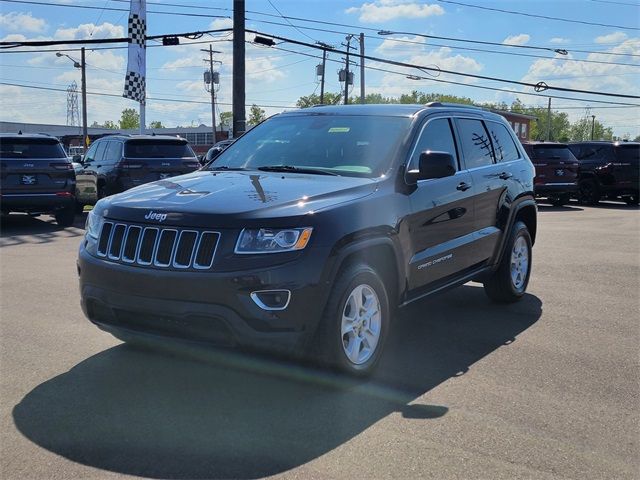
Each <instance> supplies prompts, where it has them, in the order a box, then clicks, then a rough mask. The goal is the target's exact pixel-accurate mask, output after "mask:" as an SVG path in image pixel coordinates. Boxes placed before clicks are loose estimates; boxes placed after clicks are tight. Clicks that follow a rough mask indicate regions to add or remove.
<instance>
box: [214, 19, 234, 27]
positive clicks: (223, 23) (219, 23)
mask: <svg viewBox="0 0 640 480" xmlns="http://www.w3.org/2000/svg"><path fill="white" fill-rule="evenodd" d="M209 28H210V29H211V30H217V29H219V28H233V20H231V19H230V18H216V19H215V20H214V21H213V22H211V23H210V24H209Z"/></svg>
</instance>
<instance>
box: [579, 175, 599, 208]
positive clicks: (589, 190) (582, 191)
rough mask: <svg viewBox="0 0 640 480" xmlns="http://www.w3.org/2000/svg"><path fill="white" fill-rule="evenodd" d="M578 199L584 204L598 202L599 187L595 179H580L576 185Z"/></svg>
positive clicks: (595, 203)
mask: <svg viewBox="0 0 640 480" xmlns="http://www.w3.org/2000/svg"><path fill="white" fill-rule="evenodd" d="M578 188H579V190H578V199H579V200H580V203H582V204H584V205H597V204H598V203H599V202H600V188H599V187H598V184H597V182H596V181H595V180H592V179H588V180H582V181H581V182H580V184H579V186H578Z"/></svg>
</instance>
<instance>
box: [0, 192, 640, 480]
mask: <svg viewBox="0 0 640 480" xmlns="http://www.w3.org/2000/svg"><path fill="white" fill-rule="evenodd" d="M83 222H84V218H83V217H81V216H78V217H77V219H76V226H75V228H69V229H65V230H63V229H60V228H58V227H57V226H56V225H55V223H53V220H52V219H50V218H49V217H40V218H38V219H32V218H29V217H26V216H17V215H16V216H13V215H12V216H11V217H10V218H9V219H6V220H4V221H3V223H2V233H1V236H0V275H1V286H0V292H1V304H0V305H1V310H0V315H1V323H0V325H1V332H0V334H1V335H0V338H1V350H0V385H1V387H0V399H1V405H2V418H1V423H0V431H1V433H0V435H1V437H0V438H1V445H0V448H1V458H0V462H1V463H0V476H1V477H2V478H7V479H14V478H15V479H18V478H56V479H57V478H60V479H63V478H64V479H69V478H114V477H127V476H140V477H146V478H172V479H187V478H229V477H242V478H257V477H265V476H272V475H274V476H279V477H284V478H304V479H315V478H318V479H324V478H340V479H341V478H350V479H353V478H389V477H395V478H438V479H442V478H486V479H499V478H509V479H511V478H532V479H544V478H576V479H578V478H579V479H583V478H607V479H613V478H615V479H623V478H628V479H631V478H640V447H639V443H638V442H639V438H640V408H639V407H640V369H639V366H640V365H639V364H640V359H639V355H638V345H639V344H640V324H639V322H638V318H640V317H639V314H640V297H639V295H640V294H639V292H640V242H639V234H640V210H638V209H637V208H631V207H627V206H626V205H624V204H621V203H620V204H618V203H603V204H602V205H601V206H599V207H583V206H579V205H577V204H572V205H571V206H568V207H563V208H552V207H544V206H543V207H541V208H540V212H539V228H538V232H539V233H538V240H537V243H536V245H535V247H534V253H533V255H534V260H533V274H532V278H531V283H530V286H529V290H528V294H527V295H526V297H525V298H524V299H523V300H522V301H521V302H520V303H518V304H515V305H510V306H506V307H505V306H499V305H494V304H491V303H490V302H489V301H488V300H487V298H486V297H485V295H484V293H483V291H482V288H481V286H479V285H477V284H468V285H465V286H464V287H461V288H459V289H456V290H453V291H450V292H448V293H446V294H443V295H441V296H438V297H434V298H432V299H430V300H426V301H423V302H421V303H420V304H414V305H412V306H411V307H409V308H408V309H406V310H404V311H403V312H402V313H401V315H400V316H399V317H398V318H397V322H396V325H395V329H394V332H393V334H392V336H391V337H390V339H389V344H388V345H387V349H386V352H385V357H384V359H383V362H382V364H381V366H380V368H379V371H378V372H377V373H376V375H375V377H374V378H373V379H371V380H369V381H366V382H356V381H353V380H350V379H347V378H343V377H339V376H335V375H329V374H327V373H325V372H321V371H317V370H314V369H312V368H308V367H305V366H300V365H294V364H291V363H288V362H285V361H281V360H275V359H268V358H263V357H254V356H250V355H241V354H238V353H234V352H227V351H213V352H202V351H193V352H189V354H186V353H185V354H181V355H177V354H175V353H169V352H163V353H158V352H154V351H145V350H137V349H133V348H130V347H127V346H124V345H122V344H121V343H120V342H119V341H118V340H116V339H114V338H112V337H111V336H109V335H108V334H106V333H104V332H102V331H100V330H98V329H97V328H96V327H94V326H93V325H91V324H90V323H89V322H88V321H87V320H85V318H84V316H83V315H82V312H81V311H80V308H79V295H78V288H77V278H76V267H75V257H76V248H77V245H78V244H79V242H80V239H81V236H82V234H83V230H82V226H83Z"/></svg>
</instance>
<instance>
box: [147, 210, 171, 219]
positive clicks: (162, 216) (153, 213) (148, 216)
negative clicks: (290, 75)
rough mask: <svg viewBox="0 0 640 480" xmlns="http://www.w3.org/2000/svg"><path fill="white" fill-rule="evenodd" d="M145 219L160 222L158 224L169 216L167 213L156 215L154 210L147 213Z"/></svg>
mask: <svg viewBox="0 0 640 480" xmlns="http://www.w3.org/2000/svg"><path fill="white" fill-rule="evenodd" d="M144 218H146V219H147V220H158V222H164V221H165V220H166V218H167V214H166V213H156V212H154V211H153V210H149V213H147V214H146V215H145V216H144Z"/></svg>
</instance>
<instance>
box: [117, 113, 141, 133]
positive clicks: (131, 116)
mask: <svg viewBox="0 0 640 480" xmlns="http://www.w3.org/2000/svg"><path fill="white" fill-rule="evenodd" d="M120 128H122V129H123V130H128V129H134V128H140V115H139V114H138V112H136V110H135V109H134V108H125V109H124V110H122V116H121V117H120Z"/></svg>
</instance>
